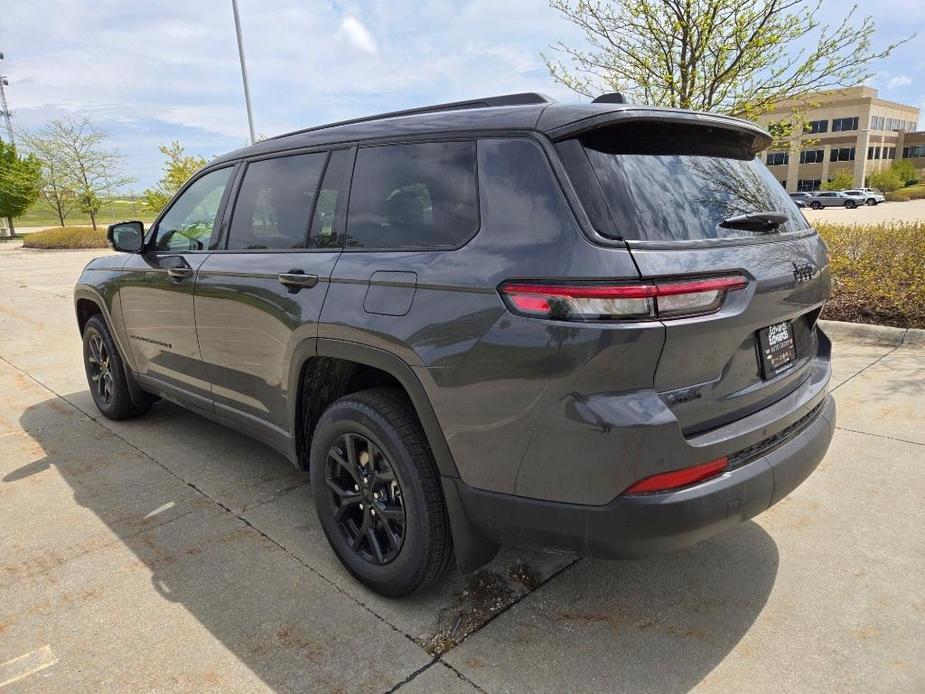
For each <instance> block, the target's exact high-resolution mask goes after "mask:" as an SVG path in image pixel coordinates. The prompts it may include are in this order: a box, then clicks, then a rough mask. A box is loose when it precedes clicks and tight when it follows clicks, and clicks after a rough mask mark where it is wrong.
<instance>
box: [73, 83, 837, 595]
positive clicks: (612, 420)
mask: <svg viewBox="0 0 925 694" xmlns="http://www.w3.org/2000/svg"><path fill="white" fill-rule="evenodd" d="M769 142H770V136H769V135H768V133H767V132H765V131H764V130H762V129H760V128H758V127H756V126H755V125H752V124H751V123H748V122H745V121H741V120H737V119H734V118H729V117H725V116H719V115H712V114H705V113H693V112H688V111H682V110H666V109H658V108H650V107H646V106H638V105H629V104H625V103H620V102H619V100H618V99H614V98H613V97H607V98H605V99H603V100H602V101H599V102H595V103H590V104H581V105H563V104H558V103H553V102H551V101H549V100H548V99H546V98H545V97H542V96H540V95H536V94H516V95H508V96H503V97H494V98H489V99H480V100H475V101H470V102H461V103H454V104H444V105H440V106H435V107H429V108H422V109H416V110H412V111H405V112H398V113H391V114H385V115H381V116H374V117H371V118H362V119H358V120H354V121H348V122H344V123H338V124H334V125H328V126H322V127H318V128H310V129H307V130H302V131H298V132H293V133H290V134H287V135H282V136H280V137H276V138H272V139H269V140H265V141H263V142H260V143H258V144H255V145H253V146H251V147H247V148H245V149H242V150H239V151H237V152H233V153H231V154H228V155H226V156H223V157H219V158H218V159H215V160H213V161H212V162H211V163H210V164H209V165H208V166H207V167H206V168H204V169H203V170H202V171H200V172H199V173H197V174H196V175H195V176H193V178H192V179H191V180H190V181H189V182H188V183H187V184H186V186H185V187H184V188H183V189H182V190H181V191H180V192H179V193H178V194H177V195H176V196H175V198H174V199H173V201H172V202H171V203H170V204H169V205H168V206H167V208H166V209H165V210H164V212H163V213H162V214H161V215H160V216H159V217H158V219H157V220H156V221H155V222H154V224H153V225H152V226H151V227H150V228H149V229H148V230H147V232H145V231H144V229H143V227H142V225H141V223H140V222H125V223H120V224H115V225H113V226H112V227H110V229H109V238H110V242H111V244H112V246H113V248H115V250H117V251H123V252H121V253H118V254H114V255H109V256H106V257H102V258H98V259H96V260H94V261H92V262H91V263H90V264H89V265H88V266H87V268H86V270H85V271H84V272H83V275H82V276H81V278H80V280H79V282H78V284H77V287H76V290H75V301H76V312H77V320H78V324H79V327H80V330H81V333H82V335H83V341H84V360H85V366H86V372H87V377H88V381H89V384H90V388H91V391H92V394H93V398H94V400H95V401H96V404H97V406H98V407H99V409H100V411H101V412H102V413H103V414H104V415H106V416H107V417H111V418H114V419H124V418H128V417H133V416H137V415H141V414H143V413H144V412H145V411H146V410H147V409H148V408H149V406H150V404H151V402H152V400H153V399H154V398H155V397H156V396H159V397H163V398H167V399H169V400H172V401H176V402H177V403H181V404H182V405H184V406H186V407H188V408H190V409H191V410H194V411H196V412H198V413H201V414H203V415H205V416H207V417H211V418H214V419H216V420H218V421H220V422H223V423H225V424H227V425H229V426H231V427H233V428H235V429H237V430H239V431H243V432H246V433H248V434H250V435H252V436H253V437H254V438H256V439H259V440H261V441H263V442H265V443H267V444H269V445H270V446H272V447H274V448H275V449H277V450H279V451H280V452H282V453H283V454H284V455H285V456H287V457H288V458H289V459H290V460H291V461H292V462H293V463H294V464H296V465H297V466H299V467H301V468H303V469H308V470H309V471H310V476H311V482H312V489H313V492H314V498H315V506H316V508H317V514H318V517H319V519H320V523H321V526H322V528H323V530H324V532H325V534H326V536H327V538H328V540H329V542H330V544H331V547H332V549H333V551H334V552H335V553H336V554H337V556H338V557H339V558H340V560H341V561H342V562H343V564H344V566H345V567H346V568H347V570H348V571H350V572H351V573H352V574H353V575H354V576H356V577H357V578H358V579H359V580H360V581H362V582H363V583H365V584H366V585H368V586H370V587H371V588H372V589H374V590H376V591H379V592H380V593H383V594H385V595H390V596H398V595H403V594H406V593H408V592H410V591H413V590H416V589H420V588H422V587H424V586H426V585H427V584H429V583H431V582H432V581H434V580H435V579H436V578H437V577H438V576H440V574H441V573H442V572H443V571H444V570H445V569H446V568H447V567H448V566H449V565H450V564H451V562H452V561H454V560H455V562H456V564H457V565H458V566H459V568H460V569H461V570H462V571H469V570H472V569H474V568H476V567H478V566H480V565H481V564H483V563H485V562H487V561H489V560H490V559H491V558H492V556H494V554H495V552H496V551H497V549H498V546H499V545H500V544H503V543H515V544H519V545H529V546H534V547H538V548H548V549H553V548H555V549H565V550H571V551H575V552H579V553H582V554H585V555H591V556H597V557H610V558H619V557H640V556H644V555H648V554H654V553H659V552H666V551H669V550H675V549H678V548H682V547H687V546H689V545H691V544H693V543H696V542H699V541H700V540H703V539H705V538H707V537H710V536H711V535H713V534H714V533H717V532H719V531H720V530H723V529H724V528H728V527H730V526H733V525H735V524H737V523H739V522H741V521H743V520H744V519H747V518H750V517H752V516H754V515H756V514H758V513H760V512H761V511H763V510H764V509H766V508H768V507H769V506H770V505H771V504H773V503H775V502H777V501H779V500H780V499H781V498H782V497H784V496H785V495H786V494H788V493H789V492H790V491H792V490H793V489H794V488H795V487H796V486H797V485H799V484H800V483H801V482H802V481H803V480H804V479H805V478H806V477H807V476H808V475H809V474H810V473H811V472H812V470H813V469H814V468H815V467H816V465H817V464H818V463H819V461H820V460H821V458H822V457H823V455H824V453H825V451H826V449H827V447H828V445H829V441H830V439H831V436H832V431H833V427H834V418H835V405H834V402H833V400H832V398H831V397H830V396H829V395H827V384H828V381H829V376H830V364H829V353H830V343H829V340H828V339H827V338H826V336H825V335H824V334H823V332H822V330H821V329H820V328H819V326H818V324H817V319H818V317H819V312H820V310H821V309H822V306H823V303H824V302H825V300H826V298H827V297H828V294H829V284H830V276H829V270H828V261H827V253H826V248H825V246H824V244H823V242H822V240H821V239H820V238H819V236H818V235H817V234H816V232H815V231H814V230H813V229H812V228H810V227H809V226H808V224H807V222H806V220H805V218H804V217H803V215H802V214H800V212H799V211H798V210H797V208H796V207H795V205H794V204H793V202H792V201H791V199H790V198H789V196H788V195H787V193H786V191H784V190H783V189H782V188H781V186H780V184H779V183H778V182H777V181H775V180H774V177H773V176H772V175H771V174H770V173H769V172H768V170H767V169H766V168H765V166H764V164H762V163H761V161H760V160H759V159H757V158H756V156H755V154H756V153H757V152H760V151H761V150H763V149H766V148H767V146H768V144H769ZM306 512H308V511H307V510H306Z"/></svg>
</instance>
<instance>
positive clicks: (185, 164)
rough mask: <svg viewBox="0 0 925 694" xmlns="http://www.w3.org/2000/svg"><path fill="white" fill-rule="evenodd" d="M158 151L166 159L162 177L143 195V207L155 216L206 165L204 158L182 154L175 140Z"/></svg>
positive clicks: (181, 147) (180, 147) (181, 149)
mask: <svg viewBox="0 0 925 694" xmlns="http://www.w3.org/2000/svg"><path fill="white" fill-rule="evenodd" d="M158 149H159V150H160V151H161V153H162V154H163V155H164V156H165V157H167V161H165V162H164V167H163V170H164V175H163V176H161V180H160V181H158V183H157V186H155V187H154V188H148V189H147V190H145V192H144V193H143V196H144V203H143V204H144V206H145V207H146V208H147V209H148V210H150V211H152V212H154V213H155V214H156V213H158V212H160V211H161V210H162V209H164V207H166V205H167V203H168V202H170V199H171V198H172V197H173V196H174V195H176V193H177V191H178V190H180V188H182V187H183V184H184V183H186V182H187V181H188V180H189V179H190V177H191V176H192V175H193V174H194V173H196V172H197V171H199V169H201V168H202V167H203V166H205V165H206V158H205V157H198V156H187V155H186V154H184V150H183V145H181V144H180V143H179V142H178V141H177V140H174V141H173V142H171V143H170V144H169V145H163V146H162V147H159V148H158Z"/></svg>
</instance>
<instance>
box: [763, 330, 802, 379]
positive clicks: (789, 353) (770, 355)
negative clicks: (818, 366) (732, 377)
mask: <svg viewBox="0 0 925 694" xmlns="http://www.w3.org/2000/svg"><path fill="white" fill-rule="evenodd" d="M758 360H759V361H760V362H761V376H762V377H763V378H764V380H766V381H767V380H768V379H771V378H774V377H775V376H779V375H780V374H782V373H784V372H785V371H788V370H789V369H792V368H793V365H794V364H795V363H796V360H797V348H796V341H795V340H794V338H793V323H791V322H790V321H781V322H780V323H773V324H771V325H769V326H767V327H765V328H762V329H761V330H759V331H758Z"/></svg>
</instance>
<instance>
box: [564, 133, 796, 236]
mask: <svg viewBox="0 0 925 694" xmlns="http://www.w3.org/2000/svg"><path fill="white" fill-rule="evenodd" d="M581 143H582V145H583V147H584V151H585V153H586V154H587V157H588V160H589V161H590V163H591V166H592V168H593V170H594V173H595V174H596V176H597V179H598V181H599V182H600V185H601V188H602V189H603V193H604V197H605V199H606V201H607V204H608V205H609V207H610V210H611V212H612V215H613V218H614V223H615V224H616V227H617V228H616V229H614V230H613V233H612V234H611V235H613V236H615V237H618V238H623V239H632V240H646V241H693V240H703V239H720V238H728V237H733V238H736V237H754V236H762V235H764V234H763V233H762V232H760V231H754V230H747V229H736V228H728V227H722V226H720V223H721V222H722V221H723V220H725V219H728V218H729V217H734V216H737V215H743V214H748V213H751V212H771V211H773V212H783V213H784V214H786V216H787V220H786V221H785V223H784V224H783V225H781V226H780V227H778V228H777V229H776V232H777V233H781V232H788V231H796V230H799V229H806V228H808V224H807V222H806V220H805V218H804V217H803V215H802V214H801V213H800V211H799V209H798V208H797V207H796V205H795V204H794V203H793V201H792V200H791V199H790V196H789V195H788V194H787V191H786V190H784V189H783V188H782V187H781V185H780V183H779V182H778V181H777V180H776V179H775V178H774V176H773V174H771V172H770V171H768V169H767V167H766V166H765V165H764V164H763V163H762V162H761V161H760V160H759V159H758V158H757V157H756V156H755V153H754V152H753V151H752V149H751V140H750V139H749V138H747V137H745V136H744V135H740V134H736V133H733V132H732V131H724V130H719V129H714V128H709V127H705V126H685V125H679V124H657V125H651V124H642V125H636V126H617V127H612V128H607V129H604V130H602V131H593V132H592V133H590V134H588V135H586V136H585V137H583V138H582V140H581Z"/></svg>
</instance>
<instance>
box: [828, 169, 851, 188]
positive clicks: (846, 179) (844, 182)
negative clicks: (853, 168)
mask: <svg viewBox="0 0 925 694" xmlns="http://www.w3.org/2000/svg"><path fill="white" fill-rule="evenodd" d="M820 187H821V188H822V190H847V189H848V188H854V176H852V175H851V173H850V172H848V171H836V172H835V173H834V174H832V177H831V178H830V179H829V180H828V181H826V182H825V183H823V184H822V185H821V186H820Z"/></svg>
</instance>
